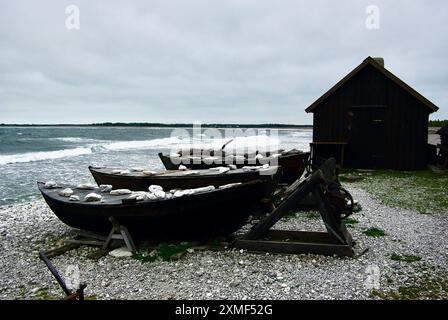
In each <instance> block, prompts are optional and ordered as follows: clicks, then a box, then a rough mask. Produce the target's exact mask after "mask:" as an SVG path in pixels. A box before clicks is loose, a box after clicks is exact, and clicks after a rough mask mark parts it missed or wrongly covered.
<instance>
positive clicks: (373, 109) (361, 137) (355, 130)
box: [350, 106, 387, 169]
mask: <svg viewBox="0 0 448 320" xmlns="http://www.w3.org/2000/svg"><path fill="white" fill-rule="evenodd" d="M386 110H387V109H386V108H385V107H383V106H362V107H353V108H352V112H353V120H352V132H351V133H352V134H351V143H350V144H351V146H350V147H351V150H352V157H353V166H354V167H355V168H366V169H375V168H384V167H385V165H386V159H385V155H386V154H385V150H386V136H385V120H386V117H385V116H386Z"/></svg>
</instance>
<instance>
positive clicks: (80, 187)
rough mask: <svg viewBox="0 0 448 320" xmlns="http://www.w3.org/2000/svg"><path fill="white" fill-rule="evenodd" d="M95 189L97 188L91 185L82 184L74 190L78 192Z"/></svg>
mask: <svg viewBox="0 0 448 320" xmlns="http://www.w3.org/2000/svg"><path fill="white" fill-rule="evenodd" d="M95 188H97V186H96V185H94V184H91V183H82V184H78V185H77V186H76V189H80V190H95Z"/></svg>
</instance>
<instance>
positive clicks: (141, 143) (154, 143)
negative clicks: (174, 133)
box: [97, 137, 182, 150]
mask: <svg viewBox="0 0 448 320" xmlns="http://www.w3.org/2000/svg"><path fill="white" fill-rule="evenodd" d="M180 144H182V140H181V139H180V138H178V137H170V138H160V139H152V140H134V141H120V142H112V143H109V144H105V145H102V147H104V148H105V149H106V150H129V149H152V148H156V147H159V148H160V147H169V146H172V145H180ZM97 147H98V146H97Z"/></svg>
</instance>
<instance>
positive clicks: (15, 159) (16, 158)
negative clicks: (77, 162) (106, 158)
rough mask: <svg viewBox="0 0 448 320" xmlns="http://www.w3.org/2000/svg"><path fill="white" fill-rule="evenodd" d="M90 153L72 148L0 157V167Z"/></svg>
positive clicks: (86, 150) (84, 149)
mask: <svg viewBox="0 0 448 320" xmlns="http://www.w3.org/2000/svg"><path fill="white" fill-rule="evenodd" d="M89 153H92V150H91V149H90V148H83V147H80V148H74V149H64V150H56V151H42V152H28V153H21V154H11V155H4V156H0V165H2V164H9V163H19V162H32V161H41V160H49V159H58V158H64V157H74V156H80V155H84V154H89Z"/></svg>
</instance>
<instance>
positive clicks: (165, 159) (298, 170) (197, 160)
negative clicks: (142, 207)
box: [159, 150, 310, 184]
mask: <svg viewBox="0 0 448 320" xmlns="http://www.w3.org/2000/svg"><path fill="white" fill-rule="evenodd" d="M272 154H274V153H272V152H271V154H269V153H268V156H267V157H264V158H256V155H253V156H249V155H247V154H245V155H242V156H240V157H239V158H238V157H237V156H228V155H227V156H226V155H225V154H224V153H223V156H222V157H220V156H210V157H203V156H201V157H196V156H183V155H177V154H175V155H174V157H173V155H164V154H163V153H159V158H160V160H161V161H162V163H163V165H164V166H165V168H166V169H167V170H177V169H179V166H180V165H184V166H185V167H187V168H189V169H193V170H198V169H209V168H214V167H219V166H223V165H229V164H233V165H236V166H237V168H241V167H244V166H260V165H263V164H266V163H269V161H275V162H274V163H275V165H278V166H281V167H282V176H281V178H280V182H283V183H288V184H290V183H293V182H294V181H296V180H297V179H299V178H300V177H301V176H302V174H303V173H304V171H305V169H306V166H307V165H308V161H309V158H310V154H309V152H301V151H298V150H294V151H291V152H287V153H283V154H280V155H279V156H277V157H276V158H275V159H274V158H271V157H270V155H272ZM271 163H272V162H271Z"/></svg>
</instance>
